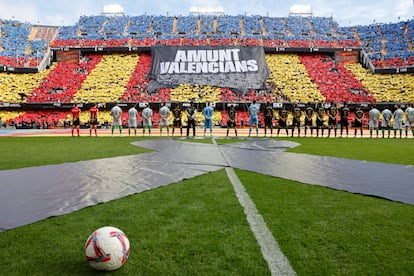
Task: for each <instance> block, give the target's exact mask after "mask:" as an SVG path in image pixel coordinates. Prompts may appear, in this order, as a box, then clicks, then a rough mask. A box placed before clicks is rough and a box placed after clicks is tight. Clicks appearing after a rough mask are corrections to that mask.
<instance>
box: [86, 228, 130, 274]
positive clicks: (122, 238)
mask: <svg viewBox="0 0 414 276" xmlns="http://www.w3.org/2000/svg"><path fill="white" fill-rule="evenodd" d="M128 256H129V240H128V237H127V236H126V235H125V233H124V232H122V231H121V230H119V229H118V228H115V227H112V226H105V227H102V228H99V229H97V230H95V231H94V232H93V233H92V234H91V235H90V236H89V238H88V239H87V240H86V243H85V257H86V260H87V261H88V262H89V264H90V266H91V267H93V268H95V269H97V270H108V271H109V270H115V269H118V268H120V267H121V266H122V265H123V264H124V263H125V262H126V260H127V259H128Z"/></svg>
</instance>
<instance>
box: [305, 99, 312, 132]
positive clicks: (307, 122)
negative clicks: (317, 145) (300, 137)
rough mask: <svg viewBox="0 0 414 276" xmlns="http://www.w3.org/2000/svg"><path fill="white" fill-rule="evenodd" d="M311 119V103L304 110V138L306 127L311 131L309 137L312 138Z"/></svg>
mask: <svg viewBox="0 0 414 276" xmlns="http://www.w3.org/2000/svg"><path fill="white" fill-rule="evenodd" d="M312 119H313V108H312V105H311V103H308V106H307V107H306V109H305V137H306V132H307V130H308V127H309V129H310V131H311V137H312V136H313V128H312V126H313V124H312Z"/></svg>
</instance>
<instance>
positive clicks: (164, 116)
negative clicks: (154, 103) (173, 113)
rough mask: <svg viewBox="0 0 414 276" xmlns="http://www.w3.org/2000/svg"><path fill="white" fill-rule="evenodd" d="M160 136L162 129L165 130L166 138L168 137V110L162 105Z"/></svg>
mask: <svg viewBox="0 0 414 276" xmlns="http://www.w3.org/2000/svg"><path fill="white" fill-rule="evenodd" d="M159 113H160V136H161V135H162V128H163V127H166V128H167V136H170V123H169V121H168V117H169V116H170V109H169V108H168V106H167V105H166V104H165V103H164V104H163V105H162V107H161V108H160V111H159Z"/></svg>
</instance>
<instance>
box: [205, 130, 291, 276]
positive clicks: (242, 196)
mask: <svg viewBox="0 0 414 276" xmlns="http://www.w3.org/2000/svg"><path fill="white" fill-rule="evenodd" d="M211 140H212V142H213V144H214V145H217V142H216V140H215V139H214V137H213V138H212V139H211ZM220 153H221V154H222V155H223V157H224V159H226V161H227V158H226V156H225V155H224V154H223V153H222V152H221V151H220ZM227 163H228V162H227ZM226 173H227V177H228V178H229V180H230V182H231V184H232V185H233V188H234V191H235V192H236V196H237V199H238V200H239V202H240V205H241V206H242V207H243V210H244V213H245V214H246V218H247V221H248V222H249V225H250V229H251V230H252V232H253V234H254V236H255V238H256V240H257V242H258V243H259V246H260V250H261V251H262V254H263V258H264V259H265V260H266V262H267V264H268V266H269V270H270V273H271V274H272V275H296V273H295V271H294V270H293V269H292V267H291V265H290V264H289V260H288V259H287V258H286V256H285V255H284V254H283V252H282V251H281V250H280V247H279V245H278V244H277V241H276V240H275V238H274V237H273V235H272V233H271V232H270V230H269V228H268V227H267V225H266V222H265V221H264V219H263V217H262V216H261V215H260V213H259V212H258V211H257V208H256V205H255V204H254V202H253V201H252V200H251V198H250V197H249V195H248V194H247V193H246V190H245V189H244V187H243V184H242V183H241V182H240V179H239V178H238V177H237V175H236V174H235V172H234V170H233V168H231V167H227V168H226Z"/></svg>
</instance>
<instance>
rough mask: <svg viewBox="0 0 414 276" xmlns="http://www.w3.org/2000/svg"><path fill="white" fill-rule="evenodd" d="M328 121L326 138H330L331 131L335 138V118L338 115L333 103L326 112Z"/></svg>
mask: <svg viewBox="0 0 414 276" xmlns="http://www.w3.org/2000/svg"><path fill="white" fill-rule="evenodd" d="M328 115H329V120H328V127H329V129H328V137H330V136H331V129H333V130H334V133H335V137H336V125H337V124H338V122H337V121H336V116H337V115H338V108H337V107H336V105H335V104H334V103H332V104H331V107H329V110H328Z"/></svg>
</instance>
